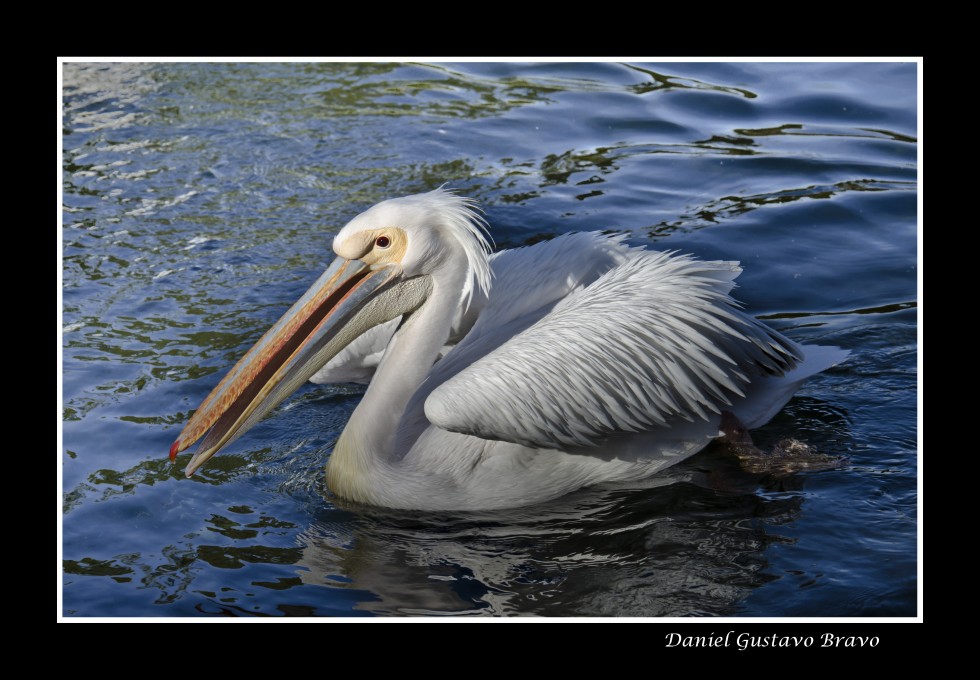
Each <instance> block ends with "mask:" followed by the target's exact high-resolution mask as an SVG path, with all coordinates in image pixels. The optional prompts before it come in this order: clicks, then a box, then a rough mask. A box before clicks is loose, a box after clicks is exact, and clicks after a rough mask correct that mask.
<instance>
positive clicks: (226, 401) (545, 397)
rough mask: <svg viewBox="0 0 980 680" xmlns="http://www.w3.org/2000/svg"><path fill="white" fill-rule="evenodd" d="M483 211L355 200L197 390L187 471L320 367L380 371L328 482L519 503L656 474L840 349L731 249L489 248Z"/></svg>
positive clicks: (448, 200)
mask: <svg viewBox="0 0 980 680" xmlns="http://www.w3.org/2000/svg"><path fill="white" fill-rule="evenodd" d="M485 230H486V223H485V222H484V220H483V218H482V217H481V216H480V215H479V214H478V212H477V209H476V205H475V203H474V202H473V201H472V200H470V199H467V198H463V197H460V196H457V195H456V194H454V193H452V192H450V191H445V190H443V189H437V190H435V191H432V192H429V193H425V194H419V195H416V196H408V197H405V198H396V199H392V200H388V201H384V202H383V203H379V204H378V205H376V206H374V207H372V208H371V209H369V210H367V211H365V212H364V213H361V214H360V215H358V216H357V217H355V218H354V219H353V220H351V221H350V222H349V223H348V224H347V225H346V226H345V227H344V228H343V229H342V230H341V231H340V233H338V234H337V237H336V238H335V239H334V242H333V249H334V251H335V252H336V254H337V256H338V257H337V259H336V260H335V261H334V262H333V264H331V265H330V267H329V268H328V269H327V270H326V271H325V272H324V273H323V275H322V276H320V278H319V279H318V280H317V281H316V283H314V284H313V286H312V287H311V288H310V289H309V290H308V291H307V292H306V293H305V294H304V295H303V297H302V298H301V299H300V300H299V301H298V302H297V303H296V304H295V305H293V307H292V308H291V309H290V310H289V311H288V312H286V314H285V315H284V316H283V317H282V318H281V319H280V320H279V321H278V322H277V323H276V324H275V325H274V326H273V327H272V328H271V329H270V330H269V331H268V332H267V333H266V334H265V335H264V336H263V337H262V339H261V340H259V342H258V343H257V344H256V345H255V346H254V347H253V348H252V349H251V350H249V352H248V353H247V354H246V355H245V356H244V357H243V358H242V359H241V360H240V361H239V362H238V363H237V364H236V365H235V367H234V368H232V370H231V371H230V372H229V373H228V375H227V376H226V377H225V378H224V379H223V380H222V381H221V382H220V383H219V384H218V386H217V387H215V389H214V391H212V392H211V394H210V395H209V396H208V397H207V398H206V399H205V400H204V402H203V403H202V404H201V406H200V407H199V408H198V410H197V411H196V412H195V413H194V416H193V417H192V418H191V419H190V421H189V422H188V423H187V425H186V427H185V428H184V429H183V431H182V432H181V434H180V436H179V438H178V439H177V441H175V442H174V444H173V447H172V448H171V452H170V456H171V459H174V458H175V457H176V455H177V454H178V453H179V452H181V451H183V450H184V449H186V448H187V447H188V446H190V445H191V444H193V443H194V442H195V441H197V440H198V439H199V438H200V437H201V436H203V435H204V434H205V433H206V432H208V430H210V433H208V435H207V436H206V437H205V439H204V441H203V442H202V444H201V446H200V447H199V448H198V451H197V453H196V454H195V455H194V456H193V458H192V459H191V461H190V462H189V463H188V465H187V468H186V473H187V475H188V476H190V475H191V474H193V472H194V471H195V470H197V469H198V468H199V467H201V466H202V465H203V464H204V463H205V461H207V460H208V459H209V458H210V457H211V456H213V455H214V454H215V453H216V452H217V451H218V450H220V449H221V448H222V447H223V446H225V445H226V444H228V443H229V442H230V441H232V440H233V439H235V438H237V437H238V436H239V435H241V434H242V433H243V432H245V431H246V430H248V429H249V428H250V427H252V426H253V425H254V424H255V423H256V422H257V421H258V420H259V419H260V418H262V417H263V416H264V415H265V414H267V413H268V412H269V411H271V410H272V409H273V408H274V407H275V406H276V405H278V404H279V403H280V402H281V401H282V400H283V399H285V398H286V397H287V396H289V395H290V394H291V393H292V392H293V391H295V390H296V389H297V388H298V387H299V386H300V385H301V384H302V383H303V382H304V381H306V380H308V379H310V378H311V377H314V375H315V374H317V373H318V372H319V380H320V381H325V380H335V379H338V378H340V379H352V378H353V379H362V380H363V379H367V378H368V377H370V374H371V372H372V371H374V376H373V379H372V380H371V383H370V386H369V387H368V389H367V392H366V393H365V395H364V397H363V399H362V400H361V402H360V404H359V405H358V407H357V409H356V410H355V411H354V413H353V415H352V416H351V418H350V421H349V422H348V424H347V427H346V429H344V431H343V434H342V435H341V437H340V439H339V440H338V441H337V444H336V446H335V448H334V451H333V453H332V455H331V457H330V461H329V463H328V465H327V471H326V474H327V485H328V486H329V488H330V489H331V490H332V491H333V493H335V494H337V495H338V496H341V497H344V498H348V499H353V500H355V501H360V502H364V503H370V504H374V505H380V506H387V507H394V508H410V509H425V510H475V509H493V508H505V507H515V506H520V505H527V504H531V503H538V502H542V501H545V500H549V499H552V498H556V497H558V496H560V495H563V494H566V493H568V492H570V491H573V490H575V489H578V488H581V487H584V486H588V485H592V484H598V483H602V482H612V481H630V480H637V479H641V478H645V477H648V476H650V475H652V474H653V473H655V472H657V471H658V470H661V469H663V468H665V467H667V466H669V465H673V464H674V463H677V462H679V461H681V460H683V459H684V458H686V457H688V456H690V455H692V454H694V453H695V452H697V451H699V450H700V449H702V448H703V447H704V446H706V445H707V444H708V443H709V442H710V441H711V439H712V438H714V437H717V436H719V435H720V434H722V432H721V431H720V430H719V426H720V423H721V418H722V414H723V413H726V414H728V413H730V414H734V415H735V417H737V418H738V419H739V420H740V421H741V422H742V423H744V424H745V426H746V427H749V428H754V427H759V426H760V425H763V424H764V423H766V422H767V421H768V420H769V419H770V418H772V416H773V415H775V414H776V413H777V412H778V411H779V410H780V409H781V408H782V407H783V405H785V403H786V402H787V401H788V400H789V398H790V397H791V396H792V394H793V393H794V392H795V391H796V389H797V387H798V386H799V384H800V383H801V382H802V381H803V380H804V379H806V378H807V377H809V376H811V375H813V374H815V373H818V372H820V371H823V370H824V369H826V368H829V367H830V366H832V365H834V364H836V363H838V362H840V361H842V360H843V359H844V357H846V356H847V352H845V351H843V350H840V349H838V348H835V347H817V346H806V347H801V346H800V345H797V344H796V343H794V342H792V341H791V340H789V339H787V338H785V337H783V336H782V335H780V334H779V333H777V332H776V331H774V330H772V329H770V328H768V327H766V326H765V325H764V324H762V323H761V322H759V321H757V320H756V319H754V318H752V317H751V316H748V315H746V314H744V313H742V312H741V311H740V310H739V309H738V305H737V303H736V302H735V301H734V300H732V298H730V297H729V295H728V294H729V292H730V291H731V289H732V287H733V286H734V280H735V277H736V276H738V274H739V272H740V271H741V270H740V269H739V267H738V265H737V263H735V262H704V261H699V260H696V259H694V258H692V257H690V256H686V255H677V254H672V253H664V252H655V251H650V250H646V249H643V248H635V247H629V246H627V245H625V244H624V243H623V242H622V239H621V238H616V237H608V236H603V235H600V234H596V233H577V234H569V235H565V236H561V237H558V238H555V239H553V240H551V241H547V242H544V243H540V244H537V245H534V246H530V247H526V248H518V249H515V250H509V251H504V252H501V253H497V254H496V255H489V251H490V248H489V246H488V243H487V239H486V236H485V234H484V232H485ZM491 284H492V285H491ZM359 336H363V337H360V339H358V338H359ZM345 348H347V351H346V352H344V350H345ZM342 352H344V353H343V354H342ZM440 357H442V358H440ZM332 359H333V360H334V361H331V360H332ZM328 362H330V363H328ZM375 364H376V365H377V368H376V370H374V365H375Z"/></svg>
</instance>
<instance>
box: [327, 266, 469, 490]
mask: <svg viewBox="0 0 980 680" xmlns="http://www.w3.org/2000/svg"><path fill="white" fill-rule="evenodd" d="M466 275H467V271H466V267H465V264H464V266H462V267H459V266H457V267H451V268H447V269H446V270H443V271H440V272H439V275H438V277H437V276H433V281H432V292H431V294H430V295H429V298H428V299H427V300H426V301H425V302H424V303H423V304H422V306H421V307H419V309H417V310H416V311H415V312H414V313H412V315H411V316H410V317H409V318H408V319H406V320H405V322H404V323H403V325H402V326H401V328H399V330H398V332H397V333H395V335H394V337H392V339H391V341H390V342H389V343H388V347H387V349H386V350H385V354H384V357H383V358H382V360H381V364H380V365H379V366H378V369H377V371H376V372H375V374H374V378H373V379H372V380H371V384H370V385H369V386H368V389H367V392H366V393H365V394H364V398H363V399H362V400H361V403H360V404H358V406H357V408H356V409H355V410H354V413H353V415H352V416H351V418H350V420H349V421H348V423H347V427H346V428H344V432H343V433H342V434H341V436H340V439H339V440H338V441H337V445H336V446H335V447H334V451H333V454H331V457H330V461H329V463H328V464H327V486H328V487H330V489H331V490H332V491H333V492H334V493H336V494H337V495H339V496H343V497H345V498H351V499H354V500H360V501H365V502H375V503H377V502H378V499H379V495H380V496H384V495H385V491H386V490H385V489H379V488H377V486H378V482H379V481H381V480H379V479H378V475H376V474H375V473H377V472H379V471H382V470H384V469H387V468H390V466H391V464H392V463H393V462H394V461H395V460H396V459H398V458H399V457H400V456H401V455H402V454H404V453H405V452H403V451H395V434H396V432H397V430H398V424H399V422H400V421H401V419H402V416H403V415H404V414H405V408H406V406H407V404H408V402H409V400H410V399H411V398H412V395H413V394H415V391H416V390H417V389H418V388H419V386H420V385H421V384H422V382H423V381H424V380H425V378H426V377H427V376H428V375H429V372H430V371H431V369H432V365H433V364H434V363H435V361H436V358H437V357H438V355H439V350H440V349H441V348H442V347H443V345H444V344H445V342H446V340H447V338H448V337H449V332H450V329H451V327H452V322H453V318H454V316H455V314H456V312H457V310H458V308H459V303H460V298H461V295H462V290H463V282H464V280H465V278H464V277H465V276H466Z"/></svg>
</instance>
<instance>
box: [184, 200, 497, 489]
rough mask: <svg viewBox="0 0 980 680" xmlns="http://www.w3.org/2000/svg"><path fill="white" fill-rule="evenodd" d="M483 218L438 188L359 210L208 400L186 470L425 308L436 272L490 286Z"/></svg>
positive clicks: (188, 430) (464, 283) (195, 426)
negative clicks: (322, 267) (367, 341)
mask: <svg viewBox="0 0 980 680" xmlns="http://www.w3.org/2000/svg"><path fill="white" fill-rule="evenodd" d="M484 231H485V223H484V221H483V219H482V218H481V217H480V216H479V214H478V213H477V212H476V207H475V204H474V202H473V201H472V200H470V199H467V198H462V197H460V196H457V195H455V194H453V193H451V192H449V191H445V190H443V189H436V190H435V191H431V192H429V193H426V194H418V195H416V196H406V197H404V198H395V199H391V200H388V201H384V202H383V203H379V204H377V205H375V206H374V207H372V208H370V209H369V210H366V211H365V212H363V213H361V214H360V215H358V216H357V217H355V218H354V219H353V220H351V221H350V222H349V223H348V224H347V225H346V226H345V227H344V228H343V229H341V230H340V232H339V233H338V234H337V236H336V238H334V242H333V249H334V252H335V253H336V254H337V259H336V260H334V262H333V263H332V264H331V265H330V266H329V267H328V268H327V270H326V271H325V272H324V273H323V274H322V275H321V276H320V278H319V279H317V281H316V283H314V284H313V286H312V287H311V288H310V289H309V290H308V291H306V293H304V294H303V297H301V298H300V299H299V301H297V302H296V304H294V305H293V306H292V307H291V308H290V309H289V311H288V312H286V314H285V315H283V317H282V318H281V319H279V321H277V322H276V324H275V325H274V326H273V327H272V328H271V329H269V331H268V332H267V333H266V334H265V335H264V336H262V338H261V339H260V340H259V341H258V343H256V344H255V346H254V347H252V349H250V350H249V351H248V352H247V353H246V354H245V356H244V357H242V358H241V360H240V361H239V362H238V363H237V364H235V366H234V368H232V369H231V371H229V373H228V375H226V376H225V377H224V379H222V381H221V382H220V383H219V384H218V386H217V387H215V388H214V390H213V391H212V392H211V394H209V395H208V397H207V398H206V399H205V400H204V401H203V402H202V403H201V405H200V407H198V409H197V411H196V412H195V413H194V416H193V417H192V418H191V419H190V421H188V423H187V425H186V426H185V427H184V429H183V431H182V432H181V433H180V436H179V437H178V438H177V441H175V442H174V444H173V446H172V447H171V448H170V458H171V460H173V459H175V458H176V456H177V454H178V453H180V452H181V451H183V450H184V449H186V448H187V447H189V446H190V445H192V444H193V443H194V442H195V441H197V440H198V439H200V438H201V437H202V436H203V435H204V434H205V432H208V430H210V432H208V435H207V437H205V438H204V441H203V442H202V443H201V446H200V447H199V448H198V451H197V453H195V455H194V457H193V458H192V459H191V461H190V463H188V465H187V469H186V473H187V475H188V476H190V475H191V474H193V473H194V471H195V470H197V469H198V468H199V467H201V466H202V465H203V464H204V463H205V462H206V461H207V460H208V459H209V458H210V457H211V456H213V455H214V454H215V453H217V452H218V450H220V449H221V448H222V447H224V446H225V445H226V444H228V443H230V442H231V441H232V440H234V439H235V438H237V437H238V436H239V435H241V434H242V433H244V432H245V431H246V430H248V429H249V428H251V427H252V426H253V425H254V424H255V423H257V422H258V421H259V419H261V418H262V416H264V415H265V414H267V413H268V412H269V411H271V410H272V409H273V408H275V407H276V406H277V405H278V404H279V403H280V402H281V401H282V400H283V399H285V398H286V397H288V396H289V395H290V394H292V393H293V392H294V391H295V390H296V389H297V388H299V386H300V385H301V384H303V383H304V382H305V381H306V380H308V379H309V378H310V377H311V376H312V375H313V374H314V373H316V372H317V371H318V370H320V368H322V367H323V365H324V364H326V363H327V362H328V361H329V360H330V359H331V358H333V357H334V356H335V355H336V354H337V353H338V352H340V351H341V350H342V349H343V348H344V347H346V346H347V345H348V344H349V343H350V342H351V341H352V340H354V338H356V337H357V336H359V335H360V334H362V333H364V332H365V331H366V330H368V329H369V328H372V327H374V326H377V325H378V324H381V323H385V322H387V321H390V320H391V319H394V318H396V317H399V316H403V315H405V314H410V313H412V312H413V311H415V310H416V309H418V308H419V307H420V306H421V305H422V304H423V303H424V302H425V301H426V300H427V299H428V297H429V294H430V293H431V291H432V289H433V285H434V281H435V280H436V279H440V280H448V281H453V282H456V285H459V286H460V295H461V303H462V304H463V305H464V306H465V305H466V304H467V303H468V301H469V300H470V298H471V297H472V294H473V291H474V289H475V288H477V287H478V288H480V289H482V290H483V291H484V292H486V291H487V290H488V289H489V286H490V266H489V263H488V261H487V253H488V252H489V245H488V244H487V240H486V238H485V236H484V233H483V232H484Z"/></svg>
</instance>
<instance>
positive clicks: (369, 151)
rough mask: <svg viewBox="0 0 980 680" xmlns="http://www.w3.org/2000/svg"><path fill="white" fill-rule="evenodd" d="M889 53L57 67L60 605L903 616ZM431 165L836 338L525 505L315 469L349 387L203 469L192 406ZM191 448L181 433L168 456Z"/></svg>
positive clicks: (893, 79) (905, 344) (911, 319)
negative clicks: (350, 500)
mask: <svg viewBox="0 0 980 680" xmlns="http://www.w3.org/2000/svg"><path fill="white" fill-rule="evenodd" d="M916 84H917V68H916V65H915V64H910V63H863V64H850V63H827V64H819V63H804V64H800V63H797V64H779V63H739V64H729V63H696V64H683V63H666V64H618V63H545V64H513V63H493V64H480V63H464V64H431V65H423V64H416V65H413V64H368V63H361V64H336V63H313V64H273V63H260V64H193V63H170V64H141V63H113V64H109V63H102V64H83V63H66V64H64V67H63V96H64V122H63V138H62V141H63V149H64V151H63V162H64V165H63V200H64V212H63V227H64V228H63V256H64V257H63V270H62V272H63V274H62V275H63V286H62V290H63V308H62V309H63V314H62V330H63V355H62V360H63V372H62V376H63V422H62V426H63V447H62V472H63V487H62V497H63V508H62V520H63V543H62V548H63V562H62V565H63V587H62V598H63V615H64V616H67V617H81V616H134V617H136V616H188V617H201V616H293V615H300V616H334V615H337V616H362V615H449V614H457V615H545V616H624V615H629V616H703V615H721V616H766V617H782V616H828V617H838V616H840V617H849V616H915V615H916V614H917V608H916V591H917V585H918V583H917V577H916V568H917V550H916V533H917V484H916V481H917V447H916V439H917V426H916V414H917V411H916V384H917V340H916V334H917V320H916V304H917V288H916V276H917V259H916V244H917V241H916V239H917V231H916V201H917V189H918V185H917V140H916V125H917V119H916ZM443 183H448V185H449V186H451V187H454V188H457V189H459V190H461V191H462V192H463V193H464V194H465V195H468V196H472V197H474V198H475V199H477V200H478V201H479V202H480V203H481V205H482V206H483V207H484V208H485V210H486V214H487V218H488V220H489V222H490V223H491V224H492V225H493V235H494V238H495V239H496V243H497V245H498V247H500V248H506V247H513V246H517V245H521V244H525V243H531V242H534V241H536V240H540V239H542V238H547V237H549V236H552V235H555V234H560V233H564V232H568V231H576V230H610V231H618V232H625V233H627V234H629V236H630V238H631V239H633V240H634V241H635V242H637V243H646V244H650V245H651V246H652V247H657V248H665V249H677V250H681V251H685V252H693V253H695V254H697V255H699V256H701V257H703V258H722V259H737V260H740V261H741V262H742V264H743V266H744V269H745V271H744V273H743V274H742V276H741V277H740V278H739V288H738V289H737V291H736V295H737V296H738V297H739V299H741V300H742V301H743V302H744V303H745V304H746V307H747V309H748V310H749V311H750V312H751V313H753V314H755V315H757V316H759V317H761V318H764V319H766V321H767V323H769V324H771V325H772V326H774V327H776V328H778V329H780V330H781V331H783V332H785V333H786V334H787V335H789V336H790V337H792V338H793V339H795V340H797V341H801V342H807V343H819V344H831V345H838V346H841V347H846V348H848V349H850V350H851V352H852V354H851V356H850V359H849V360H848V361H847V363H846V364H844V365H841V366H839V367H837V368H835V369H833V370H831V371H828V372H827V373H825V374H822V375H820V376H818V377H817V378H815V379H813V380H811V381H810V382H808V383H807V384H806V386H805V387H804V389H803V390H802V391H801V392H799V394H798V395H797V397H796V398H794V400H793V401H792V402H790V404H789V406H788V407H787V408H786V409H785V410H784V411H783V412H782V413H781V414H780V415H779V416H777V417H776V419H775V420H774V421H773V422H772V423H770V424H769V425H767V426H766V427H764V428H762V429H760V430H758V431H757V432H756V440H757V442H758V443H759V444H760V445H761V446H771V445H772V444H773V443H774V442H776V441H777V440H778V439H780V438H782V437H786V436H793V437H796V438H798V439H802V440H805V441H807V442H808V443H810V444H812V445H814V446H816V447H817V448H818V449H820V450H821V452H823V453H829V454H838V455H846V456H848V464H847V465H846V466H845V467H843V468H842V469H838V470H830V471H822V472H809V473H799V474H796V475H792V476H790V477H784V478H774V477H771V476H764V475H753V474H748V473H746V472H744V471H742V470H741V469H739V467H738V466H737V464H736V463H735V462H733V460H732V459H731V457H730V456H729V455H727V454H726V453H725V452H724V451H721V450H718V449H715V448H709V449H707V450H705V451H704V452H702V453H700V454H698V455H697V456H695V457H693V458H692V459H690V460H689V461H687V462H686V463H684V464H682V465H680V466H677V467H675V468H673V469H671V470H669V471H668V472H667V473H666V474H664V475H662V476H661V477H659V478H657V479H656V480H653V481H652V482H650V483H647V484H643V485H635V486H634V487H632V488H598V489H586V490H583V491H580V492H578V493H575V494H573V495H571V496H568V497H565V498H562V499H560V500H558V501H555V502H552V503H549V504H546V505H543V506H538V507H534V508H530V509H523V510H513V511H509V512H496V513H482V514H445V513H417V512H396V511H390V510H384V509H377V508H368V507H362V506H356V505H352V504H347V503H344V502H341V501H338V500H337V499H334V498H333V497H332V496H330V495H329V493H327V492H326V491H325V488H324V484H323V474H322V471H323V467H324V465H325V463H326V461H327V459H328V458H329V456H330V452H331V449H332V446H333V445H334V443H335V442H336V439H337V437H338V435H339V433H340V432H341V430H342V429H343V427H344V423H345V422H346V420H347V418H348V417H349V416H350V414H351V412H352V410H353V409H354V407H355V406H356V404H357V402H358V400H359V398H360V396H361V395H362V394H363V388H361V387H359V386H353V385H334V386H315V385H307V386H306V387H304V388H302V389H301V390H300V391H299V393H297V395H296V396H294V397H293V398H292V399H290V400H288V401H287V402H285V403H284V404H283V405H282V406H281V407H280V408H279V409H277V411H276V414H275V415H274V417H271V418H268V419H266V420H265V421H263V422H262V423H261V424H260V425H258V426H257V427H255V428H254V429H253V430H252V431H251V432H249V433H248V434H247V435H246V436H244V437H242V438H241V439H239V440H238V441H237V442H235V443H234V444H233V445H232V446H231V447H229V448H228V449H227V450H226V451H224V452H223V453H222V454H221V455H219V456H218V457H216V458H214V459H213V460H212V461H211V463H209V465H208V467H206V468H205V469H204V470H203V471H202V472H200V473H198V474H197V475H196V476H195V477H194V478H193V479H185V478H184V476H183V474H182V465H180V466H176V467H172V466H171V465H170V463H169V461H168V460H167V451H168V449H169V446H170V444H171V442H172V441H173V440H174V438H175V437H176V435H177V434H178V432H179V431H180V429H181V427H182V425H183V423H184V422H185V421H186V419H187V418H188V416H189V415H190V413H191V411H192V409H194V408H196V406H197V405H198V404H199V403H200V401H201V399H202V398H203V397H204V396H205V395H206V394H207V393H208V392H209V391H210V389H211V388H212V387H213V386H214V384H215V383H216V382H217V380H218V379H219V378H220V377H221V375H223V373H224V372H225V371H226V370H227V369H228V368H229V367H230V366H231V365H232V364H233V363H234V362H235V361H236V360H237V358H238V357H239V356H240V355H241V354H242V353H243V352H244V351H245V350H246V349H247V348H248V347H249V346H250V345H251V344H252V342H254V341H255V340H256V339H257V338H258V337H259V336H260V335H261V333H262V332H263V331H264V330H265V329H266V328H267V327H268V326H269V325H270V324H271V323H272V322H273V321H274V320H275V319H277V318H278V317H279V315H280V314H281V313H282V312H283V311H284V310H285V309H286V308H287V307H288V306H289V304H291V303H292V301H293V300H295V299H296V297H297V296H298V295H299V294H300V293H302V291H304V290H305V289H306V287H307V286H308V285H309V283H311V282H312V281H313V279H314V278H315V277H316V276H317V275H318V274H319V272H320V271H321V270H322V269H323V267H324V266H325V265H326V264H327V262H328V261H329V260H330V259H331V253H330V250H329V244H330V241H331V238H332V236H333V234H335V233H336V231H337V230H338V229H339V228H340V227H341V226H343V224H344V223H345V222H346V221H347V220H348V219H350V218H351V217H352V216H353V215H355V214H356V213H357V212H360V211H361V210H363V209H365V208H367V207H368V206H369V205H371V204H373V203H375V202H377V201H379V200H383V199H385V198H389V197H393V196H398V195H405V194H409V193H415V192H419V191H426V190H430V189H433V188H435V187H437V186H440V185H441V184H443ZM181 462H182V463H183V462H186V457H184V458H182V459H181Z"/></svg>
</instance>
